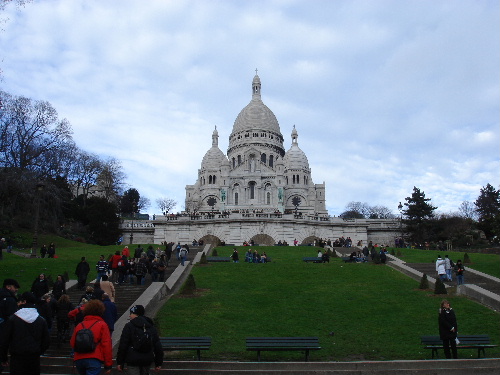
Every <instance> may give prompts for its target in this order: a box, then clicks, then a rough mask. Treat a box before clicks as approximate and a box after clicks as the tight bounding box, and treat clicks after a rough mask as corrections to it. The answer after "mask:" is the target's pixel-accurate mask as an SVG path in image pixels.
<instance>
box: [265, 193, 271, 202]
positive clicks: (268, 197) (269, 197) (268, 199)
mask: <svg viewBox="0 0 500 375" xmlns="http://www.w3.org/2000/svg"><path fill="white" fill-rule="evenodd" d="M266 203H267V204H271V193H270V192H267V196H266Z"/></svg>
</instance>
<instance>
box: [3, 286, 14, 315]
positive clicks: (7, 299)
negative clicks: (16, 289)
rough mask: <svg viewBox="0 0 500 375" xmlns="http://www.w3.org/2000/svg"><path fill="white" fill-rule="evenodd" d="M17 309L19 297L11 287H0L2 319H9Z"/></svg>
mask: <svg viewBox="0 0 500 375" xmlns="http://www.w3.org/2000/svg"><path fill="white" fill-rule="evenodd" d="M16 311H17V299H16V296H15V294H14V293H12V292H11V291H10V290H9V289H6V288H0V319H4V320H5V321H7V319H9V317H10V316H11V315H12V314H14V313H15V312H16Z"/></svg>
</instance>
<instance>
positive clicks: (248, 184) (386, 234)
mask: <svg viewBox="0 0 500 375" xmlns="http://www.w3.org/2000/svg"><path fill="white" fill-rule="evenodd" d="M261 94H262V85H261V80H260V77H259V76H258V75H257V74H256V75H255V76H254V78H253V80H252V86H251V99H250V103H248V104H247V105H246V106H245V107H244V108H243V109H242V110H241V112H240V113H239V114H238V116H237V117H236V120H235V121H234V124H233V128H232V131H231V134H230V135H229V146H228V149H227V153H226V154H224V152H222V150H221V149H220V148H219V133H218V131H217V128H215V129H214V131H213V133H212V145H211V147H210V148H209V149H208V151H207V152H206V153H205V156H204V157H203V160H202V161H201V166H200V168H199V169H198V175H197V176H196V181H195V183H194V184H193V185H187V186H186V200H185V210H184V211H183V212H181V213H178V214H170V215H165V216H156V217H155V218H154V220H125V221H124V222H123V224H122V230H123V237H124V238H127V237H130V243H132V240H134V243H157V244H161V243H164V242H175V243H177V242H180V243H191V242H192V241H193V240H196V241H199V240H203V241H204V242H205V243H212V244H215V245H218V244H220V243H226V244H234V245H241V244H243V243H244V242H249V243H257V244H265V245H273V244H276V243H288V244H292V243H293V244H311V243H314V242H315V241H316V240H318V239H330V240H336V239H339V238H341V237H345V238H347V237H350V238H351V239H352V241H353V243H354V244H357V243H365V244H366V243H368V242H369V241H372V242H373V243H380V244H391V243H393V241H394V238H396V237H398V236H399V235H400V233H401V226H400V225H401V223H400V222H398V221H397V220H391V219H342V218H339V217H332V216H330V215H329V214H328V211H327V210H326V203H325V184H324V183H322V184H315V183H314V182H313V180H312V174H311V168H310V167H309V161H308V159H307V156H306V154H305V153H304V152H303V151H302V150H301V149H300V147H299V141H298V139H299V132H298V129H296V128H295V126H293V127H290V130H289V131H290V138H289V141H288V142H290V143H288V142H285V138H284V137H283V134H282V133H281V129H280V125H279V123H278V120H277V119H276V116H275V115H274V113H273V112H272V111H271V110H270V109H269V108H268V107H267V106H266V105H265V104H264V102H263V101H262V96H261ZM208 142H209V140H207V143H208ZM285 144H290V147H289V148H288V150H286V149H285Z"/></svg>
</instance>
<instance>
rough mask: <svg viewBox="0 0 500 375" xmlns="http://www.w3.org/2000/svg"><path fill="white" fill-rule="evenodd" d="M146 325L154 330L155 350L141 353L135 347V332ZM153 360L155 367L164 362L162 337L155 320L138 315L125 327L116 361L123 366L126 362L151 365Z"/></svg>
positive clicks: (136, 364) (132, 364)
mask: <svg viewBox="0 0 500 375" xmlns="http://www.w3.org/2000/svg"><path fill="white" fill-rule="evenodd" d="M144 325H145V326H146V330H148V331H149V330H151V332H152V337H153V350H152V351H151V352H150V353H139V352H137V351H135V350H134V348H133V343H134V333H135V332H136V331H137V330H142V329H143V327H144ZM153 362H154V363H155V367H159V366H161V364H162V363H163V349H162V347H161V342H160V338H159V337H158V332H157V331H156V328H155V327H154V325H153V321H152V320H151V319H149V318H148V317H145V316H138V317H136V318H134V319H132V320H131V321H130V322H128V323H127V324H125V326H124V327H123V331H122V336H121V337H120V344H119V346H118V354H117V355H116V363H117V364H118V365H122V366H123V365H124V364H125V363H127V364H128V365H129V366H149V365H151V363H153Z"/></svg>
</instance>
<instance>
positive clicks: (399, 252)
mask: <svg viewBox="0 0 500 375" xmlns="http://www.w3.org/2000/svg"><path fill="white" fill-rule="evenodd" d="M401 255H402V253H401V250H400V249H398V250H397V251H396V256H398V257H400V256H401Z"/></svg>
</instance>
